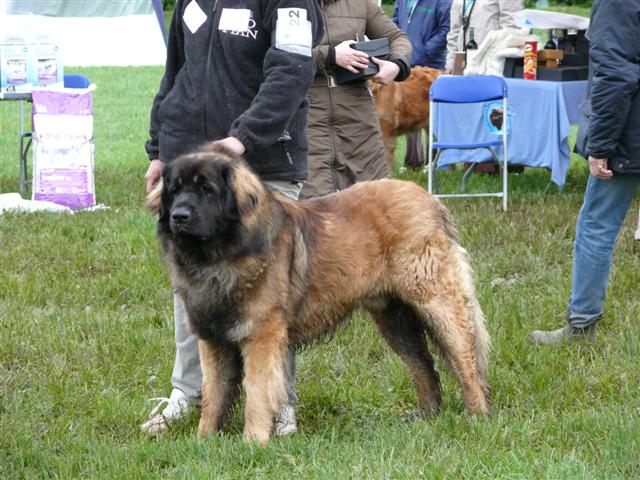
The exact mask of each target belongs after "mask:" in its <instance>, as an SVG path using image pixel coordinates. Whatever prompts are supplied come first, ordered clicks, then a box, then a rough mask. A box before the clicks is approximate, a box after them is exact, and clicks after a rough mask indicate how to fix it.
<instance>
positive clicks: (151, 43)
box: [0, 0, 166, 67]
mask: <svg viewBox="0 0 640 480" xmlns="http://www.w3.org/2000/svg"><path fill="white" fill-rule="evenodd" d="M12 37H13V39H14V41H15V38H16V37H17V38H18V39H21V40H24V42H25V43H35V42H37V41H38V40H39V39H42V38H47V39H49V40H53V41H54V42H55V43H57V44H58V45H59V46H60V49H61V51H62V55H63V61H64V65H68V66H81V67H86V66H124V65H163V64H164V62H165V58H166V44H165V40H164V18H163V16H162V5H161V3H160V0H0V43H4V41H5V40H6V39H9V38H12Z"/></svg>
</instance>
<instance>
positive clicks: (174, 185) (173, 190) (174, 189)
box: [169, 183, 180, 193]
mask: <svg viewBox="0 0 640 480" xmlns="http://www.w3.org/2000/svg"><path fill="white" fill-rule="evenodd" d="M178 190H180V185H178V184H177V183H174V184H173V185H171V188H170V189H169V191H170V192H171V193H176V192H177V191H178Z"/></svg>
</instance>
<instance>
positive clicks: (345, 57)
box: [335, 40, 369, 73]
mask: <svg viewBox="0 0 640 480" xmlns="http://www.w3.org/2000/svg"><path fill="white" fill-rule="evenodd" d="M352 43H356V42H355V41H354V40H345V41H344V42H342V43H339V44H338V45H336V48H335V49H336V64H337V65H338V66H339V67H342V68H344V69H345V70H349V71H350V72H351V73H358V70H364V69H365V68H367V67H368V66H369V56H368V55H367V54H366V53H364V52H361V51H360V50H356V49H354V48H351V44H352Z"/></svg>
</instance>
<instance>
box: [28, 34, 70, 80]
mask: <svg viewBox="0 0 640 480" xmlns="http://www.w3.org/2000/svg"><path fill="white" fill-rule="evenodd" d="M31 52H32V62H33V70H34V78H33V84H34V86H39V87H44V86H46V85H56V86H60V87H62V86H63V85H64V67H63V64H62V54H61V52H60V47H59V46H58V45H57V44H56V43H55V41H54V40H53V39H51V38H50V37H46V36H41V37H38V38H37V39H36V42H35V43H34V44H33V45H31Z"/></svg>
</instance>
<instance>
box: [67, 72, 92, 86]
mask: <svg viewBox="0 0 640 480" xmlns="http://www.w3.org/2000/svg"><path fill="white" fill-rule="evenodd" d="M89 85H91V82H90V81H89V79H88V78H87V77H85V76H84V75H82V74H81V73H65V74H64V88H88V87H89Z"/></svg>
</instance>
